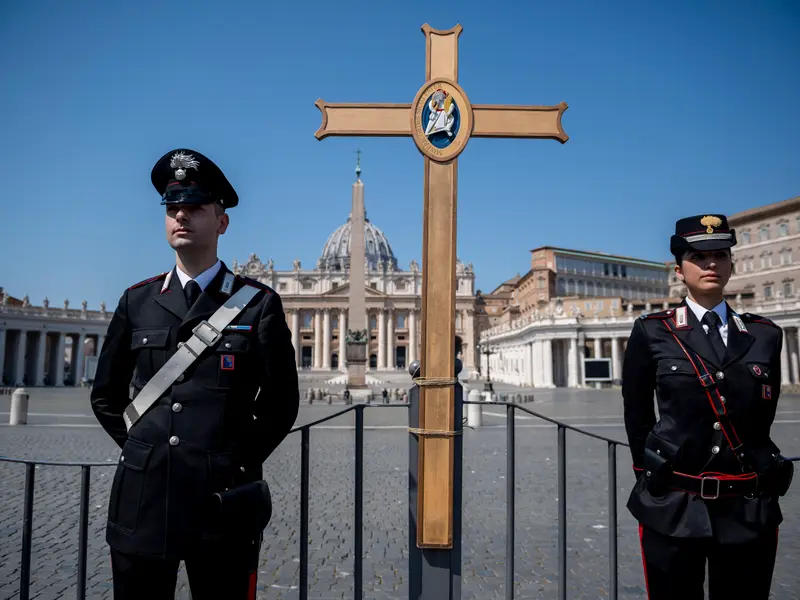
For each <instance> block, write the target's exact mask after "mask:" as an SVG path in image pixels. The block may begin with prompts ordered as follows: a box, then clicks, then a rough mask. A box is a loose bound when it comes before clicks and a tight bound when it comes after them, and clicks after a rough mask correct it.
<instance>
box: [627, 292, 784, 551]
mask: <svg viewBox="0 0 800 600" xmlns="http://www.w3.org/2000/svg"><path fill="white" fill-rule="evenodd" d="M681 306H683V307H685V308H684V309H683V310H685V313H686V316H687V320H686V322H685V323H681V325H682V326H681V327H678V325H677V316H678V311H677V310H669V311H664V312H659V313H654V314H650V315H643V316H642V317H641V318H639V319H637V320H636V322H635V323H634V326H633V330H632V332H631V335H630V338H629V339H628V345H627V348H626V350H625V361H624V365H623V369H622V378H623V381H622V396H623V399H624V412H625V427H626V431H627V434H628V441H629V443H630V446H631V454H632V457H633V464H634V469H635V472H636V474H637V480H636V484H635V486H634V488H633V490H632V492H631V495H630V497H629V500H628V505H627V506H628V509H629V510H630V511H631V513H632V514H633V516H634V517H635V518H636V519H637V520H638V521H639V522H640V523H642V524H643V525H645V526H647V527H650V528H652V529H654V530H656V531H658V532H660V533H662V534H665V535H671V536H677V537H692V538H694V537H712V536H713V537H716V538H717V539H719V540H720V541H723V542H737V541H742V542H744V541H748V540H751V539H753V537H754V536H756V535H758V534H759V533H760V532H763V531H764V530H766V529H770V528H771V529H773V530H774V529H775V527H777V526H778V524H779V523H780V522H781V520H782V516H781V511H780V507H779V505H778V498H777V497H759V496H758V495H756V496H755V497H752V498H748V497H746V496H738V497H734V498H718V499H716V500H706V499H703V498H701V497H700V496H699V495H697V494H692V493H688V492H685V491H681V490H674V489H656V490H654V493H651V492H650V491H648V486H647V481H646V476H645V472H644V465H645V460H644V459H645V448H649V449H651V450H652V451H653V452H656V453H658V455H660V456H662V457H664V458H666V459H667V461H668V463H669V465H670V467H671V468H672V469H673V470H674V471H676V472H679V473H686V474H689V475H699V474H701V473H711V472H717V473H725V474H731V475H741V474H742V473H743V472H750V470H751V469H749V468H743V466H742V464H740V462H739V460H738V459H737V457H736V456H735V455H734V454H733V452H732V450H731V447H730V445H729V444H728V442H727V441H726V438H725V435H724V432H723V431H722V430H720V429H719V428H718V427H719V426H717V425H715V423H716V422H717V417H716V414H715V412H714V409H713V408H712V406H711V403H710V402H709V399H708V396H707V395H706V393H705V391H704V389H703V388H702V386H701V384H700V382H699V380H698V376H697V373H696V372H695V370H694V368H693V367H692V364H691V363H690V361H689V359H688V358H687V355H686V354H685V353H684V352H683V350H682V349H681V347H680V346H679V345H678V343H677V342H676V341H675V338H674V337H673V335H672V333H670V331H669V329H668V328H667V327H666V324H669V325H670V326H671V327H672V329H673V330H674V331H675V334H676V335H677V337H678V339H680V341H681V343H682V344H683V345H684V346H685V347H686V349H687V351H689V352H690V353H691V351H694V352H696V353H697V354H699V355H700V357H701V358H702V360H703V361H704V362H705V364H706V365H707V367H708V370H709V371H710V372H711V373H712V375H713V376H714V378H715V379H716V381H717V384H716V385H717V386H718V389H719V392H720V394H721V395H722V397H723V398H724V401H725V407H726V410H727V412H728V415H729V418H730V420H731V423H732V424H733V426H734V428H735V431H736V433H738V435H739V438H740V439H741V440H742V442H743V444H744V446H745V448H746V449H747V451H748V457H747V460H748V464H752V471H755V472H759V471H760V470H762V469H764V468H766V465H767V464H769V461H770V459H771V457H772V454H773V453H777V452H778V451H779V449H778V448H777V447H776V446H775V444H774V443H773V442H772V440H771V439H770V427H771V425H772V421H773V419H774V418H775V409H776V405H777V402H778V397H779V395H780V382H781V348H782V344H783V333H782V331H781V329H780V328H779V327H778V326H777V325H775V324H774V323H773V322H772V321H770V320H768V319H766V318H763V317H759V316H758V315H754V314H751V313H744V314H742V315H739V318H740V319H741V323H742V325H743V327H741V328H740V327H739V325H738V324H737V323H736V321H735V319H734V314H735V313H734V312H733V310H732V309H731V308H730V306H728V343H727V349H726V354H725V357H724V360H722V361H720V360H719V359H718V358H716V353H715V352H714V349H713V347H712V345H711V342H710V340H709V339H708V337H707V334H706V333H705V331H704V330H703V326H702V325H701V324H700V322H699V321H698V319H697V317H695V315H694V313H693V312H692V310H691V308H689V307H688V306H686V303H685V301H684V302H683V303H682V305H681ZM665 322H666V324H665ZM698 366H699V365H698ZM654 391H655V394H656V400H657V404H658V420H656V413H655V411H654V402H653V392H654ZM715 446H716V447H717V449H718V452H716V453H715V452H713V450H712V449H713V448H714V447H715ZM651 456H652V455H651ZM661 492H663V493H661Z"/></svg>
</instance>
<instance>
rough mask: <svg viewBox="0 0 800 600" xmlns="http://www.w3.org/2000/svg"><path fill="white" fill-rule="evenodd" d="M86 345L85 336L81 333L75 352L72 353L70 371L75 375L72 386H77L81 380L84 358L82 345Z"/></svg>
mask: <svg viewBox="0 0 800 600" xmlns="http://www.w3.org/2000/svg"><path fill="white" fill-rule="evenodd" d="M85 343H86V334H85V333H81V334H80V335H79V336H78V348H77V352H73V353H72V371H73V372H74V373H75V381H74V382H73V385H76V386H79V385H80V384H81V379H83V362H84V361H83V357H84V356H85V353H84V351H83V350H84V348H83V347H84V344H85Z"/></svg>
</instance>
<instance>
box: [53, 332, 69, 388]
mask: <svg viewBox="0 0 800 600" xmlns="http://www.w3.org/2000/svg"><path fill="white" fill-rule="evenodd" d="M66 346H67V336H66V334H64V333H61V332H59V334H58V342H57V343H56V345H55V347H56V349H55V352H56V355H55V359H54V360H55V365H56V375H55V381H54V382H53V385H54V386H56V387H63V386H64V351H65V350H66Z"/></svg>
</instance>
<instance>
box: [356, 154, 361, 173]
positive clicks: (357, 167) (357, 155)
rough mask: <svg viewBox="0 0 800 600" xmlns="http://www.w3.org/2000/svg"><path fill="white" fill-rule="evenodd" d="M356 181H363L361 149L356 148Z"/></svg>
mask: <svg viewBox="0 0 800 600" xmlns="http://www.w3.org/2000/svg"><path fill="white" fill-rule="evenodd" d="M356 181H361V150H360V149H359V150H356Z"/></svg>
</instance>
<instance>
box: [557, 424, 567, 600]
mask: <svg viewBox="0 0 800 600" xmlns="http://www.w3.org/2000/svg"><path fill="white" fill-rule="evenodd" d="M566 463H567V430H566V428H565V427H564V426H562V425H559V426H558V597H559V599H560V600H567V464H566Z"/></svg>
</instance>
